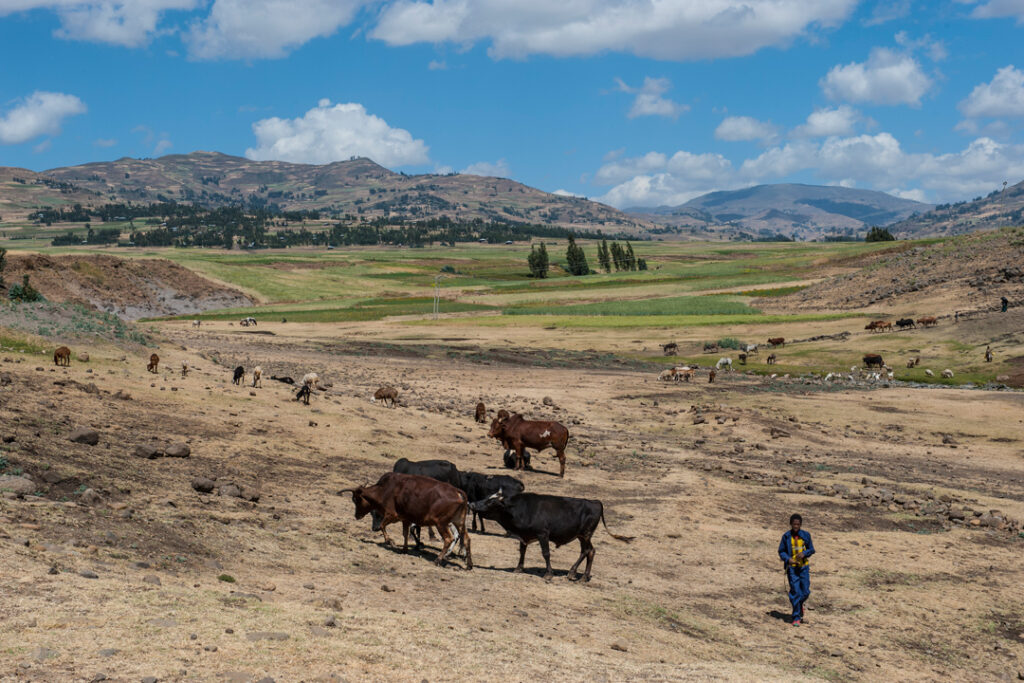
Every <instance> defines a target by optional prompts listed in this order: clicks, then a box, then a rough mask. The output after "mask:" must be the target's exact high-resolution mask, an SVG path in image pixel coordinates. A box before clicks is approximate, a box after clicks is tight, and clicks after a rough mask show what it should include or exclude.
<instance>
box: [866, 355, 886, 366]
mask: <svg viewBox="0 0 1024 683" xmlns="http://www.w3.org/2000/svg"><path fill="white" fill-rule="evenodd" d="M863 360H864V365H865V367H868V368H873V367H879V368H880V367H882V366H883V365H885V362H884V361H882V357H881V356H880V355H878V354H877V353H866V354H864V358H863Z"/></svg>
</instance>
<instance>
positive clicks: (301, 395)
mask: <svg viewBox="0 0 1024 683" xmlns="http://www.w3.org/2000/svg"><path fill="white" fill-rule="evenodd" d="M310 393H311V392H310V389H309V385H308V384H303V385H302V388H301V389H299V392H298V393H297V394H295V400H296V401H302V402H303V403H305V404H306V405H307V406H308V405H309V394H310Z"/></svg>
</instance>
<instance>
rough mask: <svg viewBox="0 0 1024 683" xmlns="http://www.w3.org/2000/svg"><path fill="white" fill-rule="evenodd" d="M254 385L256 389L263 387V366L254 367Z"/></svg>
mask: <svg viewBox="0 0 1024 683" xmlns="http://www.w3.org/2000/svg"><path fill="white" fill-rule="evenodd" d="M252 386H253V388H254V389H255V388H256V387H259V388H260V389H262V388H263V368H261V367H260V366H259V365H257V366H256V367H254V368H253V369H252Z"/></svg>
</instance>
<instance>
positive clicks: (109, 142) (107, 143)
mask: <svg viewBox="0 0 1024 683" xmlns="http://www.w3.org/2000/svg"><path fill="white" fill-rule="evenodd" d="M92 144H94V145H95V146H97V147H113V146H114V145H116V144H117V140H115V139H114V138H98V139H96V140H93V141H92Z"/></svg>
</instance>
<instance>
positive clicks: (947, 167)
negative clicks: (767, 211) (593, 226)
mask: <svg viewBox="0 0 1024 683" xmlns="http://www.w3.org/2000/svg"><path fill="white" fill-rule="evenodd" d="M715 157H717V160H715V163H711V162H712V160H714V158H715ZM675 160H678V162H677V163H673V162H674V161H675ZM698 162H700V163H698ZM695 168H698V169H701V170H702V172H700V173H695V172H694V169H695ZM631 171H636V172H635V173H630V172H631ZM797 173H808V174H810V175H812V176H814V177H815V178H817V179H818V180H819V182H822V183H824V184H831V185H842V186H844V187H853V186H856V187H865V188H873V189H877V190H881V191H884V192H890V193H892V194H896V195H898V196H904V197H907V198H911V199H917V200H922V201H923V200H926V199H928V198H932V199H934V200H938V201H950V200H954V199H963V198H969V197H973V196H975V195H978V194H986V193H988V192H990V191H991V190H993V189H996V188H997V187H1000V186H1001V185H1002V182H1003V180H1006V179H1014V178H1021V177H1024V145H1015V144H1005V143H999V142H996V141H995V140H993V139H992V138H988V137H980V138H977V139H976V140H974V141H973V142H971V143H970V144H969V145H968V146H967V147H966V148H964V149H962V150H960V151H957V152H950V153H946V154H928V153H911V152H907V151H906V150H904V149H903V148H902V145H901V144H900V142H899V141H898V140H897V139H896V138H895V137H893V136H892V135H891V134H890V133H885V132H883V133H878V134H877V135H857V136H851V137H838V136H833V137H829V138H827V139H825V140H823V141H821V142H814V141H812V140H797V141H793V142H789V143H786V144H785V145H781V146H775V147H772V148H770V149H767V150H765V151H764V152H762V153H761V154H759V155H758V156H756V157H752V158H749V159H746V160H744V161H743V162H742V163H741V164H740V165H739V167H738V168H737V167H734V166H733V165H732V164H731V163H730V162H729V161H728V160H726V159H724V158H722V157H719V156H718V155H712V154H700V155H696V154H690V153H688V152H684V151H680V152H677V153H676V154H674V155H673V156H672V157H671V158H670V157H667V156H666V155H664V154H661V153H658V152H651V153H648V154H646V155H644V156H643V157H637V158H631V159H620V160H616V161H615V162H613V163H610V164H605V165H604V166H602V167H601V168H600V170H598V172H597V175H596V176H595V177H596V181H597V182H598V184H605V185H612V187H611V189H609V190H608V192H607V193H605V195H604V196H603V197H601V198H600V200H601V201H604V202H607V203H609V204H612V205H613V206H619V207H625V206H654V205H659V204H669V205H675V204H680V203H683V202H685V201H687V200H689V199H691V198H693V197H695V196H698V195H700V194H704V193H706V192H710V191H714V190H723V189H731V188H736V187H746V186H749V185H752V184H757V183H764V182H784V181H786V180H787V179H789V178H790V177H791V176H793V175H794V174H797Z"/></svg>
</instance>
